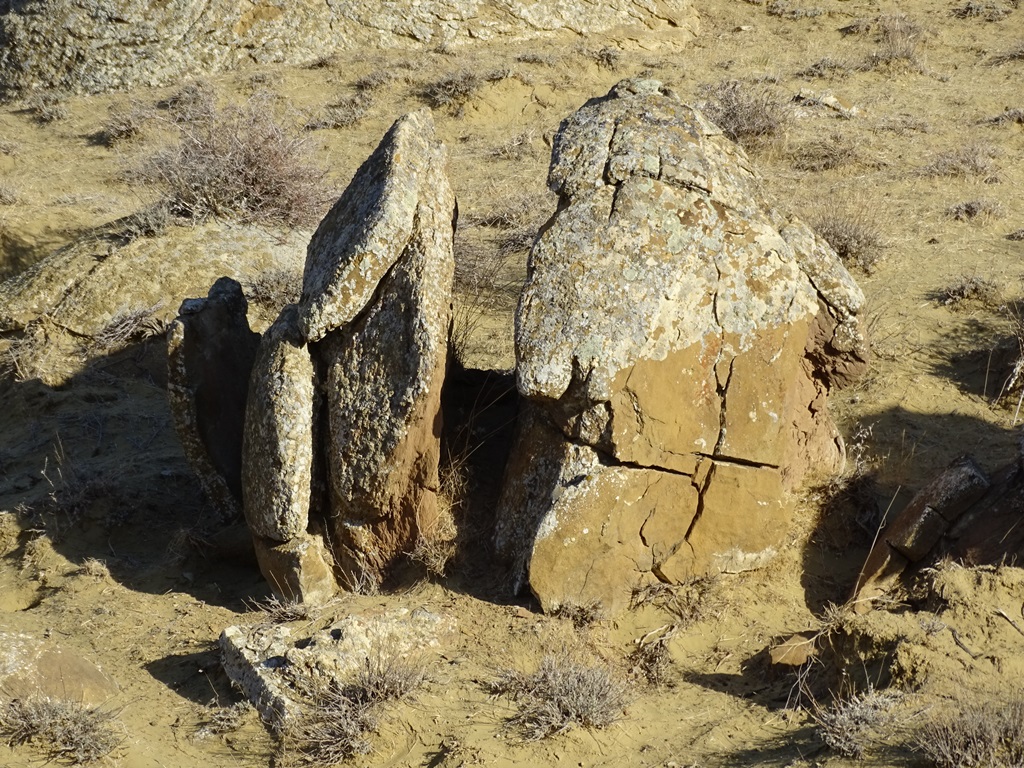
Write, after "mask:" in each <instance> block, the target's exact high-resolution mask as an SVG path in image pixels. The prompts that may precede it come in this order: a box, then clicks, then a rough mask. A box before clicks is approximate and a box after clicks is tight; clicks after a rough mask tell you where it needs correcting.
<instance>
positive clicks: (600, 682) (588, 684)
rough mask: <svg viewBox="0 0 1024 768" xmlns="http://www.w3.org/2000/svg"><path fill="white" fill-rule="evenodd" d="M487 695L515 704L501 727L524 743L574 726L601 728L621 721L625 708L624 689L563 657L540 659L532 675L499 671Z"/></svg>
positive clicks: (602, 671)
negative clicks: (512, 712) (511, 713)
mask: <svg viewBox="0 0 1024 768" xmlns="http://www.w3.org/2000/svg"><path fill="white" fill-rule="evenodd" d="M489 689H490V691H491V693H492V694H494V695H497V696H507V697H508V698H510V699H511V700H513V701H514V702H515V703H516V705H517V707H518V712H517V713H516V714H514V715H512V716H511V717H509V718H508V719H507V720H506V726H507V727H509V728H511V729H513V730H515V731H517V732H518V733H519V734H520V735H521V736H522V737H523V739H525V740H526V741H539V740H540V739H544V738H547V737H549V736H554V735H555V734H559V733H564V732H565V731H568V730H570V729H571V728H573V727H574V726H582V727H584V728H604V727H606V726H608V725H611V724H612V723H614V722H616V721H617V720H619V719H620V718H621V717H622V712H623V710H624V709H625V707H626V704H627V703H628V696H627V694H626V688H625V686H624V685H623V684H622V683H621V682H619V681H617V680H616V679H615V678H614V676H613V675H612V673H611V672H610V671H609V669H608V668H607V667H605V666H589V665H586V664H584V663H581V662H580V661H579V660H578V659H576V658H574V657H573V656H572V655H571V654H570V653H568V652H567V651H562V652H561V653H559V654H555V655H548V656H545V657H544V658H543V659H541V662H540V666H539V667H538V669H537V671H536V672H534V673H532V674H524V673H523V672H520V671H518V670H514V669H506V670H502V671H501V672H500V674H499V676H498V678H497V679H496V680H494V681H493V682H491V683H490V685H489Z"/></svg>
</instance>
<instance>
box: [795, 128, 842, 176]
mask: <svg viewBox="0 0 1024 768" xmlns="http://www.w3.org/2000/svg"><path fill="white" fill-rule="evenodd" d="M856 160H857V152H856V150H855V149H854V148H853V146H852V145H851V144H850V143H849V142H848V141H846V139H845V138H844V137H843V135H842V134H840V133H833V134H832V135H830V136H826V137H824V138H821V139H815V140H813V141H811V142H809V143H807V144H805V145H803V146H802V147H800V148H799V149H798V150H797V151H796V152H795V153H794V158H793V167H794V168H797V169H798V170H801V171H831V170H834V169H836V168H841V167H843V166H844V165H850V164H851V163H853V162H856Z"/></svg>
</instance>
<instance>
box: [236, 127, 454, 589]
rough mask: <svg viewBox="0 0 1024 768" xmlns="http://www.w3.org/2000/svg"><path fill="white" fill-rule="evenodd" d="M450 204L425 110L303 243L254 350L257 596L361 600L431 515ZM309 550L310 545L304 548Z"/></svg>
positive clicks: (396, 133)
mask: <svg viewBox="0 0 1024 768" xmlns="http://www.w3.org/2000/svg"><path fill="white" fill-rule="evenodd" d="M454 227H455V196H454V194H453V192H452V190H451V187H450V185H449V183H448V178H447V154H446V150H445V148H444V145H443V144H441V143H439V142H438V141H437V139H436V138H435V136H434V123H433V118H432V117H431V115H430V112H429V110H421V111H419V112H414V113H411V114H409V115H406V116H405V117H403V118H402V119H400V120H399V121H398V122H397V123H395V125H394V126H393V127H392V129H391V130H390V131H389V132H388V134H387V135H386V136H385V137H384V140H383V141H382V142H381V144H380V146H379V147H378V148H377V150H376V151H375V152H374V153H373V155H372V156H371V157H370V158H369V159H368V160H367V161H366V162H365V163H364V164H363V165H362V167H361V168H360V169H359V171H358V172H357V173H356V175H355V177H354V178H353V179H352V182H351V184H350V185H349V187H348V188H347V189H346V191H345V193H344V194H343V195H342V196H341V198H340V199H339V200H338V202H337V203H336V204H335V205H334V207H333V208H332V209H331V211H330V212H329V213H328V214H327V216H326V217H325V218H324V220H323V222H322V223H321V224H320V227H319V229H318V230H317V232H316V233H315V234H314V236H313V238H312V240H311V241H310V244H309V248H308V251H307V260H306V269H305V274H304V278H303V291H302V298H301V301H300V302H299V304H298V305H297V306H289V307H287V308H286V309H285V310H284V311H283V312H282V314H281V316H280V318H279V319H278V321H277V323H275V325H274V326H273V327H272V328H271V330H270V331H269V332H268V333H267V334H266V335H265V336H264V338H263V341H262V343H261V347H260V350H259V352H258V355H257V359H256V364H255V367H254V370H253V374H252V378H251V382H250V390H249V404H248V410H247V412H246V418H245V422H246V424H245V439H244V445H243V489H242V494H243V497H244V499H245V515H246V519H247V521H248V523H249V526H250V528H251V529H252V532H253V535H254V539H255V541H256V550H257V555H258V557H259V559H260V563H261V566H262V567H263V571H264V574H265V575H266V577H267V579H268V581H270V583H271V586H273V587H274V588H275V590H276V591H278V592H279V593H280V594H282V595H283V596H284V597H286V598H288V599H303V600H308V601H314V600H319V599H321V598H322V596H323V595H324V594H325V593H326V591H327V585H326V581H327V577H326V574H327V572H328V568H327V567H326V565H325V563H326V562H327V561H328V555H327V554H326V553H327V552H330V553H331V555H332V559H333V563H331V565H332V566H333V568H334V572H335V574H336V576H337V579H338V580H339V581H340V583H341V584H342V585H343V586H345V587H347V588H350V589H369V590H372V589H375V588H376V587H378V586H379V585H380V584H381V582H383V581H384V580H385V579H386V578H387V576H388V575H389V574H390V573H391V571H392V569H393V567H394V566H395V564H396V563H397V562H398V561H399V560H400V559H401V558H402V556H403V555H404V554H405V553H408V552H410V551H411V550H412V549H413V546H414V545H415V542H416V540H417V538H418V537H419V535H420V534H421V533H422V532H423V531H425V530H429V529H430V528H432V527H433V526H434V524H435V522H436V518H437V514H438V506H437V492H438V487H439V480H438V462H439V459H440V436H441V414H440V403H441V400H440V398H441V386H442V384H443V381H444V374H445V369H446V366H447V354H448V331H449V326H450V324H451V292H452V280H453V275H454V268H455V264H454V257H453V252H452V238H453V235H454ZM315 542H318V543H315Z"/></svg>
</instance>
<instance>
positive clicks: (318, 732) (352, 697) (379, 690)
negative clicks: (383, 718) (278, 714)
mask: <svg viewBox="0 0 1024 768" xmlns="http://www.w3.org/2000/svg"><path fill="white" fill-rule="evenodd" d="M426 678H427V674H426V665H425V664H424V663H423V662H422V661H421V660H418V659H405V658H402V657H401V656H400V655H398V654H396V653H393V652H390V651H381V652H378V653H375V654H371V655H370V656H369V657H368V658H367V659H366V662H365V664H364V665H363V667H362V668H361V669H360V671H359V672H358V673H357V674H356V676H355V678H354V680H353V681H352V682H350V683H349V684H347V685H342V684H340V683H339V682H338V681H336V680H327V681H324V680H315V681H314V680H306V681H304V683H305V684H306V690H305V691H304V695H305V698H306V705H305V706H304V708H303V710H302V714H301V715H300V716H299V717H297V718H295V719H294V720H291V721H289V722H288V723H287V724H286V726H285V728H284V730H283V732H282V734H281V751H282V754H283V757H284V758H285V761H286V762H287V763H298V764H304V765H335V764H336V763H340V762H344V761H346V760H350V759H352V758H353V757H355V756H356V755H364V754H367V753H368V752H369V751H370V743H369V741H368V739H367V737H368V736H369V734H371V733H372V732H373V731H375V730H376V729H377V726H378V724H379V722H380V715H381V710H382V708H383V707H384V706H385V705H386V704H389V703H392V702H396V701H401V700H403V699H407V698H409V697H410V696H411V695H412V694H413V693H414V692H415V691H416V689H418V688H419V687H420V686H422V685H423V683H424V682H425V681H426Z"/></svg>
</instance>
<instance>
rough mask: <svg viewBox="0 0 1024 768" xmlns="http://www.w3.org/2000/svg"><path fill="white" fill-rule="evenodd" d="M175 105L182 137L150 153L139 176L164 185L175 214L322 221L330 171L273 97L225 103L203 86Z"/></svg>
mask: <svg viewBox="0 0 1024 768" xmlns="http://www.w3.org/2000/svg"><path fill="white" fill-rule="evenodd" d="M168 103H169V104H171V106H170V107H169V108H170V109H173V110H174V119H175V122H176V124H177V126H178V129H179V132H180V136H179V139H178V142H177V144H175V145H174V146H171V147H168V148H166V149H163V150H161V151H159V152H157V153H156V154H154V155H153V156H152V157H150V158H149V159H148V160H147V161H146V162H145V163H144V164H143V165H142V167H141V168H140V169H139V171H138V174H137V178H139V179H140V180H142V181H148V182H154V183H158V184H161V185H162V186H164V187H165V188H166V197H167V203H168V207H169V208H170V210H171V211H172V212H173V213H175V214H177V215H179V216H185V217H188V218H193V219H202V218H205V217H207V216H229V217H234V218H238V219H241V220H243V221H250V222H251V221H259V222H264V223H265V222H274V223H278V224H284V225H287V226H300V225H304V224H312V223H314V222H315V221H316V220H317V219H318V217H319V211H320V208H321V207H322V204H323V202H324V199H325V193H324V190H323V187H322V183H323V176H324V174H323V172H322V171H321V170H319V169H318V168H316V167H315V166H314V164H313V162H312V149H311V146H310V145H309V143H308V142H307V141H306V140H305V139H304V138H302V137H301V135H300V134H299V133H298V131H292V130H289V129H288V128H286V127H285V126H283V125H282V124H281V123H279V122H278V121H277V120H276V119H275V117H274V115H273V111H272V108H271V106H272V105H271V103H270V98H269V97H267V96H266V95H263V94H260V95H257V96H254V97H253V98H251V99H249V100H248V101H247V102H246V103H244V104H243V105H241V106H230V107H225V108H218V107H217V106H215V104H214V103H213V102H212V99H208V98H206V96H205V95H204V92H203V91H202V89H200V90H199V91H198V92H197V93H196V94H195V96H194V98H193V97H188V98H186V97H185V95H184V92H183V93H182V95H180V96H179V97H178V99H177V100H174V101H173V102H168Z"/></svg>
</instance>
